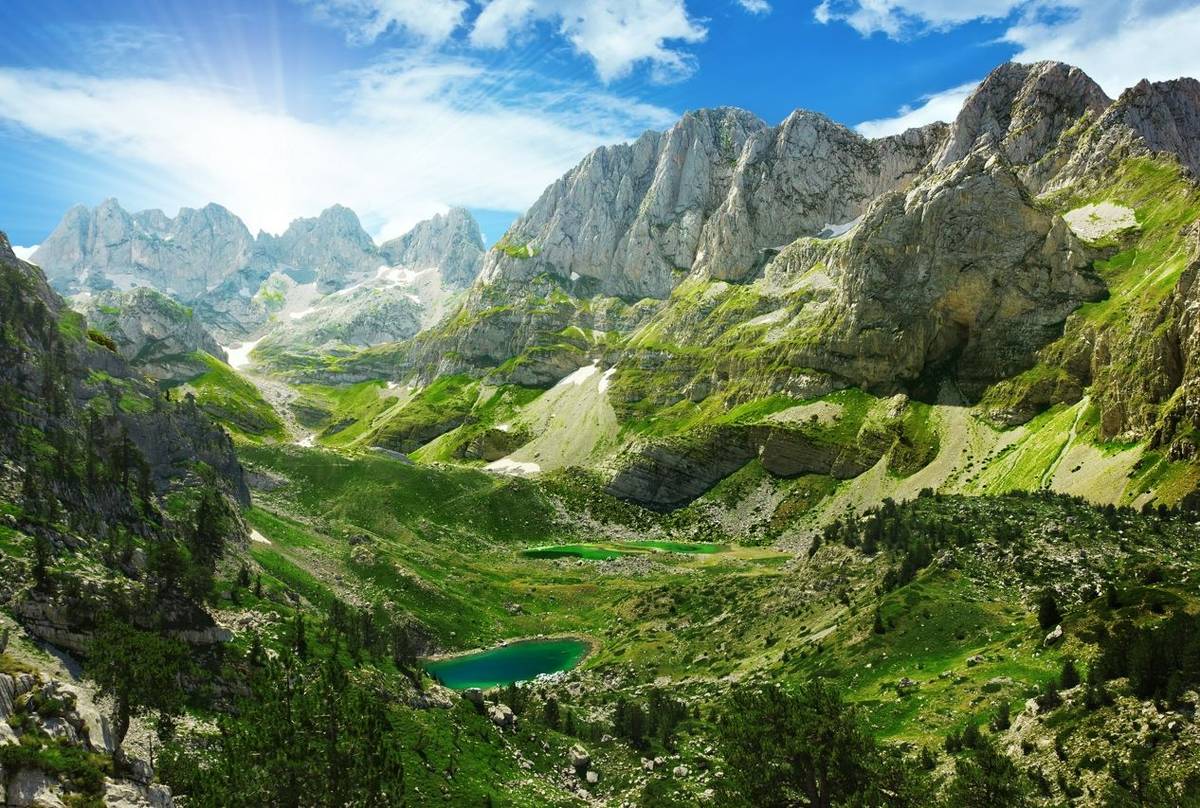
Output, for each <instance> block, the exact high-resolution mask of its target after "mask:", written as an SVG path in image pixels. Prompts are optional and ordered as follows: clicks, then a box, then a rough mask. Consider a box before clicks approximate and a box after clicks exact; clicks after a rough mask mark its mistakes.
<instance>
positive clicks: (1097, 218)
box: [1063, 202, 1137, 241]
mask: <svg viewBox="0 0 1200 808" xmlns="http://www.w3.org/2000/svg"><path fill="white" fill-rule="evenodd" d="M1063 219H1065V220H1066V222H1067V226H1068V227H1070V228H1071V230H1073V231H1074V232H1075V235H1077V236H1079V237H1080V238H1085V239H1087V240H1088V241H1095V240H1096V239H1098V238H1102V237H1104V236H1107V235H1108V234H1109V233H1116V232H1118V231H1120V230H1128V229H1129V228H1131V227H1137V217H1136V216H1135V215H1134V213H1133V209H1132V208H1127V207H1125V206H1124V205H1117V204H1115V203H1113V202H1101V203H1099V204H1096V205H1084V206H1083V207H1081V208H1075V210H1072V211H1067V212H1066V213H1064V214H1063Z"/></svg>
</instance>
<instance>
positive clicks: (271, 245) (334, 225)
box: [258, 205, 381, 291]
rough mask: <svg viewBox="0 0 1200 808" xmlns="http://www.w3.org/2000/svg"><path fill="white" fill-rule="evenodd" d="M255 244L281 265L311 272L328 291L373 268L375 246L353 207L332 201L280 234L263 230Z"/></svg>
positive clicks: (376, 253) (377, 262)
mask: <svg viewBox="0 0 1200 808" xmlns="http://www.w3.org/2000/svg"><path fill="white" fill-rule="evenodd" d="M258 241H259V246H260V247H261V249H262V250H263V252H264V253H265V254H266V255H267V256H269V257H270V258H271V259H272V261H273V262H274V263H275V264H276V265H277V267H281V268H284V269H291V270H301V271H307V272H312V273H314V275H315V279H316V282H317V284H318V286H319V287H320V288H321V290H322V291H332V290H334V289H339V288H341V287H342V286H345V285H346V284H347V283H348V282H351V281H353V280H356V279H358V278H361V277H362V276H364V275H367V274H369V273H371V272H374V271H375V270H376V269H377V268H378V267H379V265H380V263H381V257H380V254H379V249H378V248H377V247H376V246H375V242H374V241H372V240H371V237H370V236H369V235H368V234H367V232H366V231H365V230H363V228H362V224H360V223H359V221H358V216H356V215H355V213H354V211H352V210H350V209H349V208H346V207H343V206H341V205H334V206H333V207H331V208H327V209H326V210H324V211H322V212H321V215H320V216H317V217H316V218H314V219H297V220H296V221H294V222H292V223H291V224H290V225H289V226H288V229H287V230H285V231H284V233H283V235H281V236H272V235H269V234H266V233H263V234H260V235H259V237H258Z"/></svg>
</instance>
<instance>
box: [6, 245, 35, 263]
mask: <svg viewBox="0 0 1200 808" xmlns="http://www.w3.org/2000/svg"><path fill="white" fill-rule="evenodd" d="M37 248H38V245H36V244H34V245H33V246H32V247H22V246H20V245H19V244H13V245H12V251H13V255H15V256H17V258H20V259H21V260H22V261H28V260H29V259H30V258H32V257H33V254H34V253H35V252H37Z"/></svg>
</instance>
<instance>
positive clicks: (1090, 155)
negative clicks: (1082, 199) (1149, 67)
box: [1055, 78, 1200, 187]
mask: <svg viewBox="0 0 1200 808" xmlns="http://www.w3.org/2000/svg"><path fill="white" fill-rule="evenodd" d="M1154 153H1165V154H1173V155H1175V156H1176V157H1177V158H1178V159H1179V162H1180V163H1181V164H1182V165H1183V166H1185V167H1186V168H1188V169H1189V170H1190V171H1191V172H1192V174H1193V176H1200V82H1198V81H1196V79H1193V78H1184V79H1176V80H1174V81H1162V82H1149V81H1145V80H1143V81H1141V82H1138V84H1136V85H1135V86H1133V87H1130V88H1129V89H1128V90H1126V91H1125V92H1123V93H1121V97H1120V98H1118V99H1117V100H1116V101H1114V102H1113V103H1112V104H1111V105H1110V106H1109V107H1108V108H1107V109H1105V110H1104V112H1103V114H1101V115H1100V117H1099V119H1098V120H1097V122H1096V125H1095V126H1092V127H1090V128H1088V129H1087V131H1086V132H1084V133H1083V135H1082V136H1081V137H1080V139H1079V143H1078V145H1077V146H1076V147H1075V149H1074V152H1073V153H1072V155H1071V158H1070V162H1069V164H1068V165H1067V167H1066V168H1065V170H1064V171H1063V174H1062V177H1061V178H1060V179H1059V181H1057V182H1056V183H1055V185H1056V186H1058V187H1062V186H1066V185H1069V184H1072V183H1075V182H1078V181H1080V180H1083V179H1087V178H1089V177H1095V176H1098V175H1102V174H1103V172H1105V171H1107V170H1110V169H1112V168H1114V167H1115V166H1116V164H1117V163H1118V162H1119V161H1120V160H1122V159H1125V158H1127V157H1132V156H1137V155H1148V154H1154Z"/></svg>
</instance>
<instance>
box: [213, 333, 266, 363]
mask: <svg viewBox="0 0 1200 808" xmlns="http://www.w3.org/2000/svg"><path fill="white" fill-rule="evenodd" d="M262 341H263V338H262V337H259V338H258V339H256V340H251V341H250V342H243V343H242V344H240V345H238V346H237V347H236V348H235V347H232V346H229V345H222V346H221V350H223V351H225V355H226V356H228V357H229V367H231V368H238V369H240V368H244V367H248V366H249V365H250V361H251V360H250V352H251V351H253V350H254V349H255V348H257V347H258V343H260V342H262Z"/></svg>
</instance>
